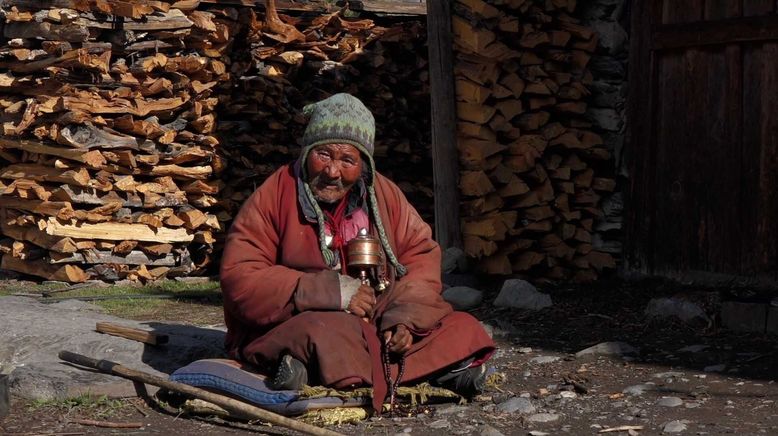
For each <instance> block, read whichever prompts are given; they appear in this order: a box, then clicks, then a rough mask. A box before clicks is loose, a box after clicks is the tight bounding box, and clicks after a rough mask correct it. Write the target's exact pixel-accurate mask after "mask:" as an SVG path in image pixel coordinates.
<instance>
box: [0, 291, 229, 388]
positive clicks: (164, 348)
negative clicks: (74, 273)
mask: <svg viewBox="0 0 778 436" xmlns="http://www.w3.org/2000/svg"><path fill="white" fill-rule="evenodd" d="M99 310H100V308H99V307H97V306H94V305H91V304H87V303H82V302H78V301H73V300H70V301H64V302H61V303H54V304H43V303H40V302H38V301H37V300H35V299H31V298H23V297H0V331H2V332H3V341H2V343H0V362H3V364H4V365H6V366H11V367H14V369H13V371H12V372H11V376H10V384H11V392H12V394H14V395H16V396H19V397H21V398H26V399H30V400H35V399H53V398H58V399H62V398H67V397H72V396H75V395H78V394H80V393H83V392H86V391H89V392H91V393H93V394H106V395H113V396H126V395H134V393H135V390H134V388H133V387H132V382H130V381H129V380H125V379H123V378H119V377H114V376H110V375H105V374H100V373H95V372H90V371H85V370H83V369H79V368H76V367H74V366H72V365H69V364H66V363H65V362H63V361H61V360H60V359H59V357H57V355H58V353H59V352H60V351H62V350H67V351H72V352H75V353H78V354H82V355H84V356H87V357H92V358H95V359H106V360H110V361H113V362H117V363H120V364H122V365H125V366H127V367H128V368H132V369H136V370H140V371H144V372H148V373H150V374H153V375H157V376H162V377H165V376H167V374H169V373H170V372H172V371H174V370H176V369H177V368H179V367H181V366H184V365H186V364H188V363H190V362H192V361H194V360H198V359H203V358H209V357H222V356H223V355H224V349H223V342H224V332H223V331H220V330H214V329H205V328H201V327H195V326H189V325H182V324H175V323H167V322H164V321H158V322H145V323H144V322H137V321H130V320H125V319H120V318H117V317H114V316H110V315H105V314H102V313H100V312H99ZM100 321H107V322H113V323H116V324H120V325H122V326H127V327H134V328H140V329H144V330H149V331H154V332H155V333H159V334H166V335H168V336H169V338H170V339H169V342H168V343H167V344H165V345H161V346H156V347H155V346H151V345H147V344H143V343H141V342H137V341H133V340H130V339H124V338H120V337H117V336H110V335H106V334H102V333H97V332H96V331H95V325H96V323H97V322H100Z"/></svg>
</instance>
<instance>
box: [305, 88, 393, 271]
mask: <svg viewBox="0 0 778 436" xmlns="http://www.w3.org/2000/svg"><path fill="white" fill-rule="evenodd" d="M303 113H304V114H305V115H307V116H308V117H309V118H308V126H307V127H306V129H305V133H304V134H303V149H302V154H301V156H300V164H301V165H300V167H301V170H302V175H303V180H304V181H305V183H303V187H304V189H305V195H306V197H307V198H308V201H309V202H310V203H311V205H312V206H313V209H314V210H315V211H316V221H317V223H318V226H319V247H320V249H321V252H322V256H323V257H324V261H325V263H327V265H329V266H330V267H334V266H335V264H337V262H338V259H337V257H336V255H335V253H334V252H333V251H332V250H330V248H329V247H327V242H326V240H325V235H324V229H325V225H324V214H323V213H322V211H321V207H319V203H318V202H317V201H316V198H315V197H314V195H313V192H312V191H311V187H310V186H309V185H308V174H307V167H306V165H305V162H306V160H307V158H308V154H309V153H310V151H311V149H313V148H314V147H316V146H317V145H322V144H350V145H353V146H354V147H356V148H357V149H358V150H359V151H360V152H361V153H362V156H363V157H364V160H365V161H366V162H367V163H368V168H367V174H366V176H365V185H366V186H367V196H368V208H369V209H370V215H371V216H372V218H373V223H374V224H375V228H376V230H377V232H378V238H379V239H380V241H381V245H382V246H383V248H384V252H385V253H386V257H387V259H388V260H389V262H390V263H391V264H392V265H393V266H394V267H395V270H396V271H397V276H398V277H402V276H404V275H405V274H406V273H407V269H406V268H405V266H403V265H402V264H400V261H399V260H398V259H397V256H395V254H394V250H392V247H391V245H390V244H389V238H388V237H387V235H386V230H385V229H384V225H383V222H382V221H381V216H380V213H379V211H378V199H377V198H376V195H375V187H374V183H375V162H374V161H373V150H374V139H375V120H374V119H373V114H372V113H371V112H370V110H369V109H368V108H367V107H365V105H364V104H363V103H362V102H361V101H360V100H359V99H358V98H356V97H354V96H353V95H350V94H345V93H341V94H335V95H333V96H331V97H329V98H326V99H324V100H322V101H320V102H318V103H313V104H309V105H307V106H305V108H303Z"/></svg>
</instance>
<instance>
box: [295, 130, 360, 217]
mask: <svg viewBox="0 0 778 436" xmlns="http://www.w3.org/2000/svg"><path fill="white" fill-rule="evenodd" d="M305 165H306V169H307V171H308V184H309V185H310V186H311V191H312V192H313V196H314V197H316V199H317V200H319V201H321V202H324V203H336V202H338V201H339V200H340V199H341V198H343V196H345V195H346V193H347V192H348V191H349V189H351V187H352V186H354V183H356V182H357V180H359V177H360V176H361V175H362V155H361V154H360V153H359V150H357V148H356V147H354V146H353V145H350V144H322V145H317V146H316V147H314V148H313V150H311V151H310V153H308V158H307V159H306V162H305Z"/></svg>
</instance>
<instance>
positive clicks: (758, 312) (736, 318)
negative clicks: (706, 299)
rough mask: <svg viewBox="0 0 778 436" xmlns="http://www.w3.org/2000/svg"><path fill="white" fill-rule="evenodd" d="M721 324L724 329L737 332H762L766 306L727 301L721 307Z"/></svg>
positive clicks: (765, 319)
mask: <svg viewBox="0 0 778 436" xmlns="http://www.w3.org/2000/svg"><path fill="white" fill-rule="evenodd" d="M721 323H722V324H723V325H724V327H725V328H728V329H730V330H734V331H737V332H760V333H761V332H764V331H765V325H766V324H767V306H766V305H765V304H758V303H739V302H734V301H727V302H725V303H724V304H722V305H721Z"/></svg>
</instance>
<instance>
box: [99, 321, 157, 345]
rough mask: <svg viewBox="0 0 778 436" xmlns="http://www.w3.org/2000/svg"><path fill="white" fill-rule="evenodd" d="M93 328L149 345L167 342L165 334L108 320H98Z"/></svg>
mask: <svg viewBox="0 0 778 436" xmlns="http://www.w3.org/2000/svg"><path fill="white" fill-rule="evenodd" d="M95 330H96V331H98V332H100V333H106V334H109V335H113V336H119V337H120V338H125V339H132V340H135V341H138V342H143V343H145V344H149V345H161V344H167V341H168V336H167V335H159V334H156V333H153V332H147V331H146V330H141V329H136V328H132V327H124V326H120V325H117V324H113V323H110V322H98V323H97V326H96V327H95Z"/></svg>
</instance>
